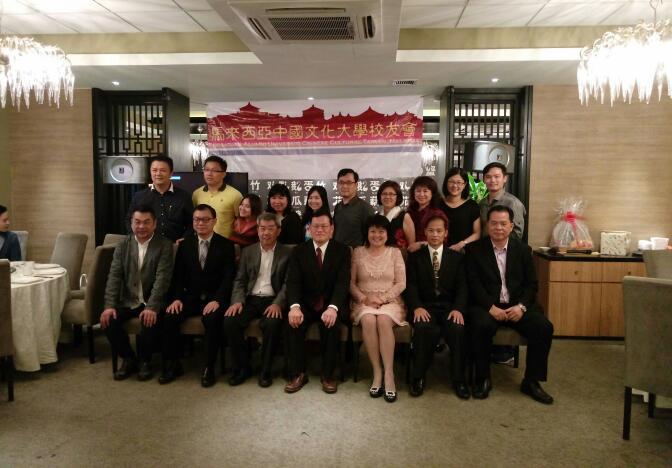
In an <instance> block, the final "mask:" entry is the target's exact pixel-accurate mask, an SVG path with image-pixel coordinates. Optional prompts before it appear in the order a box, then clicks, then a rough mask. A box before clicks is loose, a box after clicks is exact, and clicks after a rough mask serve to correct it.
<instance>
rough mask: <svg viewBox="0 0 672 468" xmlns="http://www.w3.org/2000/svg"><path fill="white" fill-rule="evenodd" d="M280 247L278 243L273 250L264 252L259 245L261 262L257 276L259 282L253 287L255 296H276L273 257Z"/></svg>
mask: <svg viewBox="0 0 672 468" xmlns="http://www.w3.org/2000/svg"><path fill="white" fill-rule="evenodd" d="M276 245H278V244H277V242H276V243H275V244H274V245H273V247H272V248H270V249H268V250H264V248H263V247H262V246H261V242H260V243H259V249H260V250H261V262H260V263H259V274H258V275H257V280H256V281H255V282H254V286H253V287H252V295H253V296H261V297H268V296H275V291H274V290H273V285H272V284H271V269H272V268H273V256H274V255H275V246H276Z"/></svg>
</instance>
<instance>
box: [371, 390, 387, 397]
mask: <svg viewBox="0 0 672 468" xmlns="http://www.w3.org/2000/svg"><path fill="white" fill-rule="evenodd" d="M384 394H385V389H384V388H383V387H370V388H369V396H370V397H371V398H380V397H381V396H383V395H384Z"/></svg>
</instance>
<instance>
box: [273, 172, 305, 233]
mask: <svg viewBox="0 0 672 468" xmlns="http://www.w3.org/2000/svg"><path fill="white" fill-rule="evenodd" d="M291 200H292V196H291V194H290V193H289V189H288V188H287V186H286V185H283V184H275V185H274V186H272V187H271V189H270V190H269V191H268V204H267V205H266V211H268V212H269V213H273V214H275V215H276V216H277V217H278V219H280V229H281V231H280V235H279V236H278V242H280V243H281V244H300V243H302V242H303V241H304V237H303V225H302V224H301V218H299V215H298V214H296V212H295V211H294V210H292V205H291V203H290V202H291Z"/></svg>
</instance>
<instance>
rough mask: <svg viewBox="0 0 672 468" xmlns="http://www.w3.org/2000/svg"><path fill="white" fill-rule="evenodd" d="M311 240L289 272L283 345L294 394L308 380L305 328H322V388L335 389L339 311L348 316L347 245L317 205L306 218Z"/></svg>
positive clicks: (289, 388)
mask: <svg viewBox="0 0 672 468" xmlns="http://www.w3.org/2000/svg"><path fill="white" fill-rule="evenodd" d="M309 230H310V235H311V237H312V239H311V240H309V241H307V242H304V243H303V244H299V245H298V246H296V247H295V248H294V252H292V256H291V258H290V260H289V270H288V272H287V302H288V303H289V304H291V306H290V308H289V313H288V314H287V348H288V352H289V372H290V376H291V377H290V381H289V383H287V385H286V386H285V392H287V393H294V392H298V391H299V390H301V388H302V387H303V386H304V385H305V384H306V383H307V382H308V376H307V375H306V355H305V338H306V331H307V330H308V327H309V326H310V325H312V324H313V323H315V322H318V323H319V327H320V344H321V349H322V379H321V380H322V390H324V391H325V392H326V393H336V390H337V389H338V387H337V383H336V381H335V380H334V379H333V378H332V374H333V372H334V367H335V366H336V353H337V351H338V339H339V326H338V322H339V318H338V316H339V314H340V316H341V320H345V317H347V313H348V312H347V310H346V308H347V306H348V290H349V287H350V248H349V247H348V246H346V245H345V244H341V243H340V242H338V241H335V240H330V239H331V235H332V233H333V232H334V224H333V220H332V219H331V214H329V212H328V211H327V210H324V209H319V210H317V211H315V212H314V213H313V215H312V216H311V222H310V228H309Z"/></svg>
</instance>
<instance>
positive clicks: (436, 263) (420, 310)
mask: <svg viewBox="0 0 672 468" xmlns="http://www.w3.org/2000/svg"><path fill="white" fill-rule="evenodd" d="M425 235H426V237H427V245H425V246H423V247H421V248H420V250H418V251H416V252H413V253H411V254H409V256H408V260H407V262H406V302H407V305H408V311H409V314H411V316H410V317H409V321H412V323H413V350H414V357H413V367H412V375H411V388H410V394H411V396H420V395H422V393H423V391H424V387H425V374H426V372H427V368H428V367H429V365H430V363H431V362H432V356H433V354H434V349H435V347H436V343H437V341H438V339H439V336H441V335H443V336H444V339H445V340H446V342H447V343H448V346H449V347H450V373H451V378H452V380H453V388H454V390H455V394H456V395H457V396H458V397H460V398H463V399H467V398H469V396H470V394H469V387H467V385H466V383H465V378H464V367H465V357H466V356H465V352H466V349H467V346H466V345H467V339H466V331H465V328H464V327H465V318H466V312H467V294H468V293H467V283H466V278H465V272H464V260H463V257H462V254H460V253H457V252H455V251H453V250H450V249H448V248H447V247H446V246H445V245H444V243H445V241H446V239H447V237H448V219H447V218H446V217H445V215H444V214H443V213H437V214H436V215H433V216H432V217H431V218H430V219H429V220H428V222H427V227H426V228H425Z"/></svg>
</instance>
